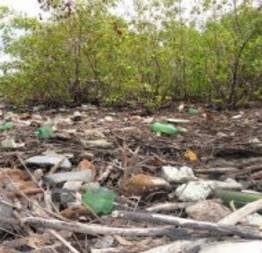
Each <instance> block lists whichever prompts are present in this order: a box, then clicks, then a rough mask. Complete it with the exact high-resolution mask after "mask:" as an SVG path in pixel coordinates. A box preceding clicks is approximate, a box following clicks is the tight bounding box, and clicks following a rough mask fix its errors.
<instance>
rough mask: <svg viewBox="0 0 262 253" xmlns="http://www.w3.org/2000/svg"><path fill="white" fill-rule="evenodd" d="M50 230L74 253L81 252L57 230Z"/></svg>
mask: <svg viewBox="0 0 262 253" xmlns="http://www.w3.org/2000/svg"><path fill="white" fill-rule="evenodd" d="M48 232H49V233H50V234H52V235H53V236H54V237H55V238H56V239H58V240H59V241H60V242H61V243H63V244H64V245H65V246H66V247H67V248H68V249H69V250H70V251H71V252H72V253H80V252H79V251H78V250H77V249H75V248H74V247H73V246H72V245H71V243H70V242H68V241H66V240H65V238H63V237H62V236H61V235H59V234H58V233H57V232H56V231H54V230H52V229H49V230H48Z"/></svg>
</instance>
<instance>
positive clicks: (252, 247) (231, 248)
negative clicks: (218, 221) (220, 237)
mask: <svg viewBox="0 0 262 253" xmlns="http://www.w3.org/2000/svg"><path fill="white" fill-rule="evenodd" d="M235 252H237V253H251V252H252V253H261V252H262V241H246V242H219V243H215V244H212V245H207V246H204V247H203V248H202V249H201V250H200V251H199V253H235Z"/></svg>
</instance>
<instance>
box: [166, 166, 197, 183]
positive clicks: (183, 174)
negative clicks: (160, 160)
mask: <svg viewBox="0 0 262 253" xmlns="http://www.w3.org/2000/svg"><path fill="white" fill-rule="evenodd" d="M162 173H163V177H164V178H165V179H166V180H167V181H168V182H186V181H190V180H193V179H196V176H195V175H194V172H193V170H192V169H191V168H189V167H187V166H182V167H180V168H179V167H173V166H169V165H168V166H163V167H162Z"/></svg>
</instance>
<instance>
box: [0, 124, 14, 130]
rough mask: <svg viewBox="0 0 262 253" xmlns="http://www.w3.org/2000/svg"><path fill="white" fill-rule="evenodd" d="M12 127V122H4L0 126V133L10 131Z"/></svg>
mask: <svg viewBox="0 0 262 253" xmlns="http://www.w3.org/2000/svg"><path fill="white" fill-rule="evenodd" d="M13 127H14V124H13V123H12V122H5V123H3V124H2V125H1V126H0V131H5V130H9V129H12V128H13Z"/></svg>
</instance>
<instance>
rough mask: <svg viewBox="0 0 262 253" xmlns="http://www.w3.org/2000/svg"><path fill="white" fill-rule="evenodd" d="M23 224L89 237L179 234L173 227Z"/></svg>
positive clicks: (36, 221)
mask: <svg viewBox="0 0 262 253" xmlns="http://www.w3.org/2000/svg"><path fill="white" fill-rule="evenodd" d="M23 222H24V223H25V224H27V225H31V226H35V227H44V228H50V229H54V230H66V231H71V232H75V233H82V234H87V235H122V236H159V235H170V233H174V232H177V231H178V229H175V228H173V227H171V226H159V227H151V228H120V227H109V226H103V225H97V224H82V223H79V222H65V221H60V220H56V219H48V220H47V219H43V218H37V217H28V218H24V219H23Z"/></svg>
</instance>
